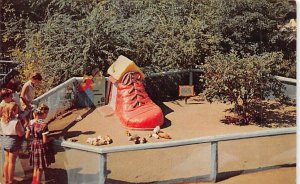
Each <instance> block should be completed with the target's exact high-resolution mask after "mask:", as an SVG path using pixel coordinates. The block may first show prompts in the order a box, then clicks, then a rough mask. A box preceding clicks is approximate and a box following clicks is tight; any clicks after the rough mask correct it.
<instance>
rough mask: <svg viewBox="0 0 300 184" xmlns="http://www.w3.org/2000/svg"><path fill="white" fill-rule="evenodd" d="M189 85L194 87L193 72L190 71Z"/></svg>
mask: <svg viewBox="0 0 300 184" xmlns="http://www.w3.org/2000/svg"><path fill="white" fill-rule="evenodd" d="M189 73H190V78H189V85H193V71H190V72H189Z"/></svg>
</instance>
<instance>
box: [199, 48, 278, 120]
mask: <svg viewBox="0 0 300 184" xmlns="http://www.w3.org/2000/svg"><path fill="white" fill-rule="evenodd" d="M282 57H283V56H282V54H281V53H265V54H263V55H261V56H256V55H255V56H250V55H249V56H246V57H243V58H240V57H239V56H238V55H237V53H236V52H231V53H229V54H227V55H224V54H220V53H219V54H216V55H215V56H212V57H210V58H208V61H207V62H206V64H204V65H203V69H204V73H205V85H204V95H205V97H206V99H207V100H208V101H209V102H214V101H222V102H224V103H226V102H230V103H233V104H234V107H235V112H236V113H237V114H239V115H241V116H242V117H243V118H244V119H247V118H248V116H251V114H250V113H251V109H249V106H250V104H251V103H256V102H259V101H261V100H264V99H266V98H267V97H269V96H270V95H271V94H272V95H274V96H275V97H278V98H281V97H283V85H282V83H281V82H279V81H278V80H277V79H275V78H274V76H273V75H274V74H275V73H277V72H278V70H279V69H280V68H279V65H278V64H279V63H281V61H282Z"/></svg>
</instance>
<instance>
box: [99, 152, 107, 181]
mask: <svg viewBox="0 0 300 184" xmlns="http://www.w3.org/2000/svg"><path fill="white" fill-rule="evenodd" d="M106 163H107V154H106V153H100V171H99V184H105V181H106V169H107V168H106V166H107V165H106Z"/></svg>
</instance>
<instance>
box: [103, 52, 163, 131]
mask: <svg viewBox="0 0 300 184" xmlns="http://www.w3.org/2000/svg"><path fill="white" fill-rule="evenodd" d="M120 59H121V60H125V61H124V62H123V63H125V62H126V61H127V62H128V59H127V58H125V57H124V56H120V57H119V58H118V60H119V62H120ZM126 59H127V60H126ZM130 61H131V60H130ZM131 62H132V61H131ZM131 65H132V64H131ZM131 65H130V66H131ZM126 66H128V65H126ZM126 68H127V69H128V68H129V70H128V71H125V72H123V74H121V75H122V76H121V75H119V76H116V75H115V76H114V77H115V78H117V79H116V80H117V92H116V96H115V98H116V99H115V113H116V115H117V116H118V117H119V118H120V120H121V122H122V123H123V125H125V126H126V127H128V128H132V129H153V128H155V127H156V126H161V125H162V124H163V123H164V118H163V113H162V110H161V109H160V107H158V106H157V105H156V104H155V103H154V102H153V101H152V100H151V99H150V98H149V96H148V94H147V92H146V91H145V88H144V85H143V77H144V74H143V73H142V72H141V71H140V70H139V68H137V67H132V66H131V67H125V70H126ZM123 71H124V70H123ZM108 73H110V72H108ZM121 73H122V72H121ZM113 75H114V74H113Z"/></svg>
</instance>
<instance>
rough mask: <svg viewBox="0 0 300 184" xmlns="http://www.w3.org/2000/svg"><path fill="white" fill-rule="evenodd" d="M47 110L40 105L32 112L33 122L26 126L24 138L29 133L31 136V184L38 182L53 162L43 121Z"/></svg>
mask: <svg viewBox="0 0 300 184" xmlns="http://www.w3.org/2000/svg"><path fill="white" fill-rule="evenodd" d="M48 111H49V108H48V106H46V105H44V104H42V105H40V106H39V107H38V108H37V110H36V111H35V112H34V114H35V119H34V122H33V123H32V124H30V125H29V126H28V127H27V128H26V138H29V136H30V134H32V136H33V140H32V142H31V153H30V157H29V161H30V165H32V166H33V178H32V184H38V183H40V180H41V176H42V174H43V171H44V169H45V168H47V167H48V166H49V165H50V164H51V163H54V162H55V159H54V155H53V154H52V153H50V152H51V151H50V147H49V144H47V143H48V142H49V141H50V140H51V139H50V138H49V137H48V136H47V135H48V133H49V131H48V126H47V123H46V122H45V119H46V117H47V115H48Z"/></svg>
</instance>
